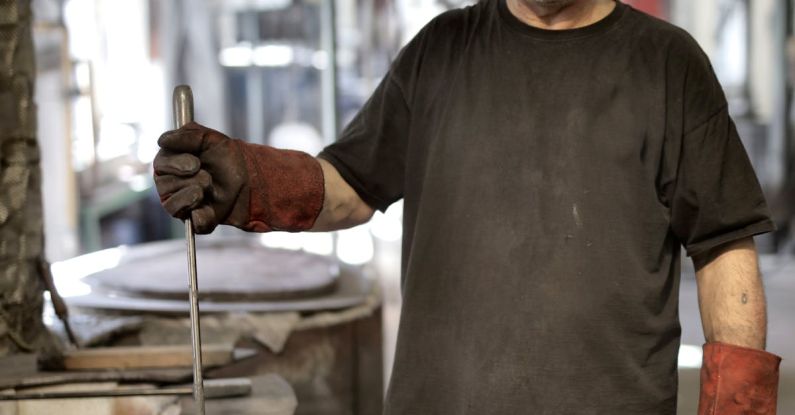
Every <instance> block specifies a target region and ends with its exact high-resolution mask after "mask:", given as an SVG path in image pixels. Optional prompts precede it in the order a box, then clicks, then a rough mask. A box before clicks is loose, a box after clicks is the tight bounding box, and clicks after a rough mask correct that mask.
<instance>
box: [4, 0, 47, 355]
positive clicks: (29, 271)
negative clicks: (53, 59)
mask: <svg viewBox="0 0 795 415" xmlns="http://www.w3.org/2000/svg"><path fill="white" fill-rule="evenodd" d="M30 9H31V8H30V0H0V356H3V355H7V354H15V353H24V352H33V351H39V350H42V349H47V348H49V346H51V345H52V337H51V336H50V335H49V332H48V331H47V329H46V328H45V326H44V324H43V322H42V306H43V298H42V293H43V291H44V284H43V282H42V278H40V276H39V266H38V265H39V263H40V261H41V260H42V250H43V246H44V243H43V224H42V218H43V214H42V202H41V169H40V166H39V146H38V143H37V141H36V106H35V104H34V102H33V87H34V83H35V76H36V71H35V65H34V57H33V55H34V49H33V39H32V28H31V20H32V16H31V11H30Z"/></svg>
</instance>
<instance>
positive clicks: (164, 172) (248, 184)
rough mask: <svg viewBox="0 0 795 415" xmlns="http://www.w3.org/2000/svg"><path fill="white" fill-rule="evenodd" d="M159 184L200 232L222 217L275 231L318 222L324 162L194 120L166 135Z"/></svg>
mask: <svg viewBox="0 0 795 415" xmlns="http://www.w3.org/2000/svg"><path fill="white" fill-rule="evenodd" d="M158 144H159V145H160V147H161V149H160V151H159V152H158V154H157V156H156V157H155V160H154V170H155V185H156V187H157V191H158V193H159V194H160V201H161V204H162V205H163V207H164V208H165V209H166V211H168V213H169V214H171V215H172V216H174V217H177V218H181V219H185V218H187V215H188V212H190V215H191V218H192V220H193V227H194V228H195V230H196V232H197V233H210V232H212V231H213V230H214V229H215V227H216V226H218V225H219V224H226V225H232V226H235V227H237V228H240V229H243V230H246V231H253V232H268V231H272V230H281V231H292V232H297V231H303V230H307V229H310V228H311V227H312V226H313V225H314V223H315V219H317V216H318V215H319V214H320V210H321V209H322V208H323V197H324V185H323V172H322V170H321V168H320V164H319V163H318V162H317V160H315V159H314V158H313V157H312V156H310V155H308V154H306V153H302V152H299V151H292V150H279V149H275V148H273V147H269V146H263V145H257V144H251V143H247V142H245V141H242V140H237V139H231V138H229V137H227V136H226V135H224V134H222V133H220V132H218V131H215V130H212V129H209V128H206V127H204V126H202V125H200V124H197V123H194V122H191V123H188V124H186V125H184V126H183V127H182V128H179V129H177V130H173V131H168V132H166V133H164V134H163V135H162V136H160V139H159V140H158Z"/></svg>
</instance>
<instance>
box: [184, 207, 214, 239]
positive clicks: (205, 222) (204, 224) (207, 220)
mask: <svg viewBox="0 0 795 415" xmlns="http://www.w3.org/2000/svg"><path fill="white" fill-rule="evenodd" d="M190 216H191V219H192V220H193V230H195V231H196V233H198V234H202V235H205V234H208V233H211V232H212V231H213V230H215V228H216V227H217V226H218V219H217V218H216V216H215V210H213V208H212V206H210V205H204V206H202V207H200V208H198V209H194V210H193V211H192V212H191V215H190Z"/></svg>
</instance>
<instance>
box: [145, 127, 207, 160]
mask: <svg viewBox="0 0 795 415" xmlns="http://www.w3.org/2000/svg"><path fill="white" fill-rule="evenodd" d="M206 131H209V130H208V129H207V128H204V127H202V126H201V125H199V124H197V123H195V122H190V123H188V124H185V125H184V126H182V127H181V128H179V129H177V130H171V131H166V132H165V133H163V135H161V136H160V138H159V139H158V140H157V144H158V145H159V146H160V147H161V148H165V149H168V150H171V151H175V152H179V153H194V154H198V153H199V152H200V151H201V149H202V146H203V144H204V134H205V132H206Z"/></svg>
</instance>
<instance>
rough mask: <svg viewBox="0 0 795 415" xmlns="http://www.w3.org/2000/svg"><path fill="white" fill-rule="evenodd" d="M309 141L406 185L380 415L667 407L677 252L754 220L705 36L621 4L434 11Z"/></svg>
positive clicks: (757, 213)
mask: <svg viewBox="0 0 795 415" xmlns="http://www.w3.org/2000/svg"><path fill="white" fill-rule="evenodd" d="M321 157H323V158H324V159H326V160H328V161H329V162H331V163H332V164H333V165H334V166H335V167H336V168H337V169H338V170H339V172H340V173H341V174H342V176H343V177H344V178H345V179H346V180H347V181H348V183H350V184H351V185H352V186H353V187H354V188H355V189H356V191H357V192H358V193H359V194H360V195H361V197H362V198H363V200H365V201H366V202H367V203H369V204H371V205H372V206H374V207H376V208H378V209H385V208H386V207H387V206H389V205H390V204H391V203H393V202H394V201H396V200H398V199H400V198H403V199H404V200H405V205H404V241H403V263H402V266H403V268H402V278H403V279H402V289H403V314H402V317H401V321H400V331H399V335H398V344H397V351H396V356H395V364H394V370H393V375H392V379H391V383H390V388H389V392H388V394H387V402H386V413H387V414H392V415H418V414H422V415H428V414H439V415H451V414H455V415H460V414H477V415H482V414H506V415H515V414H534V415H544V414H610V415H615V414H621V415H631V414H638V415H641V414H642V415H650V414H666V415H670V414H674V413H675V408H676V357H677V351H678V348H679V337H680V326H679V321H678V314H677V309H678V298H677V297H678V285H679V261H680V260H679V252H680V246H681V245H684V247H685V248H686V250H687V252H688V254H690V255H693V254H698V253H700V252H704V251H706V250H708V249H710V248H712V247H715V246H717V245H720V244H722V243H725V242H728V241H731V240H735V239H739V238H743V237H747V236H750V235H754V234H758V233H762V232H766V231H770V230H771V229H773V225H772V223H771V221H770V219H769V217H768V211H767V207H766V204H765V201H764V198H763V196H762V193H761V191H760V188H759V184H758V182H757V179H756V177H755V175H754V173H753V171H752V169H751V166H750V164H749V161H748V158H747V156H746V154H745V151H744V150H743V147H742V145H741V143H740V140H739V138H738V136H737V132H736V130H735V127H734V125H733V123H732V121H731V119H730V118H729V115H728V113H727V109H726V100H725V97H724V95H723V92H722V91H721V88H720V86H719V84H718V82H717V80H716V78H715V76H714V74H713V71H712V68H711V67H710V64H709V61H708V60H707V58H706V57H705V56H704V54H703V52H702V51H701V50H700V49H699V47H698V46H697V44H696V42H695V41H694V40H693V39H692V38H691V37H690V36H688V35H687V34H686V33H685V32H684V31H682V30H681V29H678V28H676V27H674V26H672V25H670V24H668V23H665V22H663V21H660V20H656V19H654V18H652V17H650V16H647V15H645V14H643V13H640V12H638V11H636V10H634V9H632V8H631V7H629V6H626V5H623V4H620V3H619V4H618V5H617V7H616V9H615V10H614V11H613V12H612V13H611V14H610V15H609V16H608V17H606V18H605V19H603V20H602V21H600V22H597V23H595V24H593V25H591V26H587V27H584V28H580V29H574V30H566V31H546V30H541V29H537V28H532V27H530V26H527V25H524V24H523V23H521V22H520V21H519V20H517V19H516V18H515V17H514V16H513V15H511V13H510V12H509V11H508V9H507V8H506V6H505V4H504V0H490V1H483V2H480V3H478V4H477V5H475V6H472V7H468V8H466V9H462V10H455V11H451V12H448V13H444V14H442V15H441V16H439V17H438V18H436V19H435V20H433V21H432V22H431V23H430V24H429V25H428V26H427V27H425V28H424V29H423V30H422V31H421V32H420V33H419V34H418V35H417V36H416V38H414V40H412V41H411V42H410V44H409V45H407V46H406V47H405V48H404V49H403V51H402V52H401V53H400V55H399V56H398V57H397V59H396V60H395V62H394V64H393V66H392V67H391V69H390V72H389V73H388V74H387V76H386V77H385V78H384V80H383V81H382V83H381V84H380V86H379V87H378V89H377V90H376V91H375V93H374V95H373V96H372V98H371V99H370V100H369V101H368V102H367V104H366V105H365V106H364V108H363V109H362V110H361V112H360V113H359V114H358V116H357V117H356V118H355V119H354V120H353V121H352V122H351V124H350V125H349V126H348V127H347V128H346V129H345V131H344V133H343V135H342V137H341V139H340V140H339V141H338V142H337V143H335V144H333V145H331V146H329V147H328V148H327V149H326V150H325V151H324V152H323V153H322V154H321Z"/></svg>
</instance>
